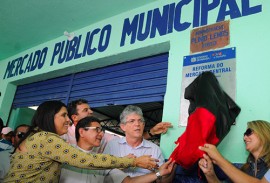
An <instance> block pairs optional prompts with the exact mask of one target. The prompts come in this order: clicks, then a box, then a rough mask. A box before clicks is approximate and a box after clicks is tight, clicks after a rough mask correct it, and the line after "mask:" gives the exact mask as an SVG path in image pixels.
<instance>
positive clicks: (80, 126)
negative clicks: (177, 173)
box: [59, 117, 173, 183]
mask: <svg viewBox="0 0 270 183" xmlns="http://www.w3.org/2000/svg"><path fill="white" fill-rule="evenodd" d="M75 136H76V140H77V145H73V146H74V147H75V148H78V149H80V150H81V151H83V152H86V153H92V154H93V153H94V152H93V151H92V150H93V148H94V147H97V146H99V145H100V143H101V140H102V138H103V136H104V129H103V128H102V127H101V125H100V121H99V120H98V119H97V118H95V117H85V118H83V119H81V120H79V122H78V123H77V125H76V129H75ZM172 166H173V163H172V162H168V163H166V164H164V165H163V166H162V167H160V168H159V171H158V172H159V174H160V175H166V174H169V173H170V172H171V171H172ZM157 178H158V177H157V175H156V174H155V173H154V172H151V173H150V174H148V175H144V176H140V177H135V178H131V177H129V176H128V175H127V174H125V173H124V172H122V171H121V170H118V169H112V170H87V169H81V168H76V167H71V166H68V165H65V166H64V168H62V170H61V176H60V181H59V182H60V183H74V182H76V183H83V182H95V183H103V182H105V183H107V182H108V183H113V182H115V183H121V182H122V183H131V182H135V183H137V182H153V181H155V180H156V179H157Z"/></svg>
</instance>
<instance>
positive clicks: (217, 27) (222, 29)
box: [190, 20, 230, 53]
mask: <svg viewBox="0 0 270 183" xmlns="http://www.w3.org/2000/svg"><path fill="white" fill-rule="evenodd" d="M229 44H230V22H229V20H228V21H223V22H218V23H215V24H212V25H207V26H204V27H200V28H197V29H193V30H192V31H191V35H190V52H191V53H196V52H202V51H206V50H210V49H216V48H222V47H225V46H227V45H229Z"/></svg>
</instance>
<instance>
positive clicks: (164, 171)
mask: <svg viewBox="0 0 270 183" xmlns="http://www.w3.org/2000/svg"><path fill="white" fill-rule="evenodd" d="M173 167H174V162H172V161H171V160H169V161H167V162H166V163H164V164H163V165H162V166H161V167H160V168H159V173H160V175H161V176H162V178H161V180H163V179H164V178H165V177H164V176H165V175H168V176H169V174H171V172H172V170H173ZM155 180H158V177H157V175H156V173H154V172H152V173H149V174H146V175H141V176H137V177H129V176H128V177H126V178H125V179H124V180H123V181H122V183H138V182H141V183H151V182H154V181H155Z"/></svg>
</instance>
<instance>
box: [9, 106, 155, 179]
mask: <svg viewBox="0 0 270 183" xmlns="http://www.w3.org/2000/svg"><path fill="white" fill-rule="evenodd" d="M69 124H70V119H69V117H68V112H67V108H66V105H65V104H63V103H62V102H60V101H47V102H44V103H42V104H41V105H40V106H39V107H38V109H37V111H36V113H35V115H34V117H33V119H32V126H31V128H30V129H29V131H28V132H27V133H26V135H25V136H24V138H23V139H22V140H21V141H20V142H19V144H18V146H17V147H15V148H16V149H15V151H14V154H13V155H12V157H11V168H10V170H9V172H8V174H7V175H6V177H5V179H4V182H58V181H59V176H60V170H61V168H60V166H61V164H62V163H64V164H69V165H72V166H75V167H80V168H87V169H103V168H105V169H107V168H125V167H131V166H134V167H143V168H148V169H152V168H155V167H156V166H157V165H156V160H155V159H153V158H150V156H141V157H138V158H118V157H115V156H111V155H105V154H95V155H93V154H87V153H84V152H82V151H80V150H78V149H76V148H74V147H72V146H70V145H69V144H68V143H66V142H65V141H64V140H63V139H61V138H60V135H63V134H65V133H67V130H68V127H69Z"/></svg>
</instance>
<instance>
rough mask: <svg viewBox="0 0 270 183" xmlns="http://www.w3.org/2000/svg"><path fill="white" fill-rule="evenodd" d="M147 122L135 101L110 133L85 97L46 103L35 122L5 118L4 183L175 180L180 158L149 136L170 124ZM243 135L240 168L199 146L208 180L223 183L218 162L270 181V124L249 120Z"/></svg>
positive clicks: (233, 172) (240, 175)
mask: <svg viewBox="0 0 270 183" xmlns="http://www.w3.org/2000/svg"><path fill="white" fill-rule="evenodd" d="M144 127H145V119H144V117H143V113H142V110H141V109H140V108H139V107H137V106H134V105H129V106H127V107H126V108H125V109H124V110H123V111H122V113H121V114H120V128H121V130H122V131H123V132H124V133H125V137H122V138H121V137H119V136H115V135H112V134H110V133H107V132H105V130H104V128H103V127H102V125H101V121H100V120H99V119H98V118H96V117H94V116H93V111H92V110H91V108H90V106H89V104H88V101H86V100H84V99H78V100H75V101H72V102H70V103H69V104H68V105H67V106H66V105H65V104H64V103H62V102H60V101H46V102H43V103H42V104H40V105H39V107H38V109H37V110H36V112H35V114H34V116H33V118H32V121H31V126H29V125H26V124H22V125H19V126H17V127H16V128H15V130H13V129H12V128H10V127H7V126H4V124H3V121H2V119H1V120H0V128H1V129H0V130H1V139H0V157H1V166H0V182H2V181H3V182H61V183H73V182H106V183H109V182H123V183H129V182H145V183H146V182H163V183H167V182H173V178H174V175H175V167H176V166H175V162H173V161H172V160H168V161H167V162H165V159H164V157H163V155H162V152H161V150H160V148H159V146H157V145H156V144H154V143H152V142H151V141H149V140H147V139H149V138H151V137H152V136H153V135H156V134H161V133H166V132H167V130H168V129H169V128H171V127H172V125H171V123H169V122H160V123H158V124H157V125H155V126H154V127H152V128H151V129H150V130H148V131H145V129H144ZM243 140H244V143H245V147H246V150H247V151H248V152H249V156H248V158H247V161H246V163H245V164H244V165H243V167H242V168H241V170H240V169H238V168H236V167H235V166H234V165H233V164H231V163H230V162H229V161H227V160H226V159H225V158H224V157H223V156H222V155H221V154H220V153H219V151H218V150H217V148H216V146H214V145H212V144H202V146H199V147H198V148H199V149H200V150H201V151H203V152H204V155H203V157H202V158H201V159H200V160H198V166H199V168H200V169H201V171H202V172H203V173H204V175H205V177H206V180H207V182H209V183H219V182H221V181H220V180H219V179H218V176H217V175H216V173H215V171H214V164H215V165H217V166H219V167H220V168H221V170H222V171H223V172H224V173H225V174H226V175H227V176H228V178H229V179H230V181H232V182H236V183H244V182H245V183H246V182H251V183H253V182H254V183H259V182H262V183H270V170H269V168H270V123H269V122H267V121H263V120H256V121H250V122H248V123H247V130H246V132H245V133H244V137H243ZM2 160H5V161H2Z"/></svg>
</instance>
